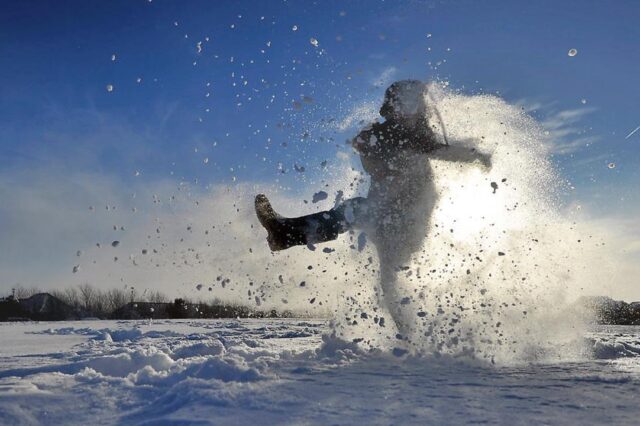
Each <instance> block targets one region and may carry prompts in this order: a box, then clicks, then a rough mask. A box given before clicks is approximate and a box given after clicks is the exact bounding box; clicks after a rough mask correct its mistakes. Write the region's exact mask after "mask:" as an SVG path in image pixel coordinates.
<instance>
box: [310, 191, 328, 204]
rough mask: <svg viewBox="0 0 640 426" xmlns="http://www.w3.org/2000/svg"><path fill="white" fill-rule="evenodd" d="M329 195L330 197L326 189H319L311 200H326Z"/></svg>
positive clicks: (314, 201) (313, 201)
mask: <svg viewBox="0 0 640 426" xmlns="http://www.w3.org/2000/svg"><path fill="white" fill-rule="evenodd" d="M327 197H329V194H327V193H326V192H324V191H318V192H316V193H315V194H313V199H312V200H311V202H312V203H314V204H315V203H317V202H319V201H322V200H326V199H327Z"/></svg>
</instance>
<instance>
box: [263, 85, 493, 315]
mask: <svg viewBox="0 0 640 426" xmlns="http://www.w3.org/2000/svg"><path fill="white" fill-rule="evenodd" d="M426 91H427V86H426V84H425V83H423V82H421V81H417V80H402V81H398V82H395V83H393V84H392V85H391V86H390V87H389V88H388V89H387V90H386V92H385V99H384V103H383V105H382V107H381V108H380V115H381V116H382V117H384V119H385V121H384V122H382V123H378V122H376V123H374V124H372V125H371V126H369V127H367V128H365V129H363V130H362V131H361V132H360V133H359V134H358V136H356V137H355V138H354V139H353V140H352V145H353V148H354V149H355V150H356V151H357V152H358V153H359V154H360V160H361V161H362V167H363V168H364V170H365V171H366V172H367V173H368V174H369V175H370V176H371V185H370V188H369V192H368V194H367V197H366V198H363V197H358V198H353V199H350V200H346V201H344V202H342V203H340V204H339V205H337V206H335V207H334V208H333V209H331V210H328V211H324V212H319V213H314V214H311V215H307V216H301V217H296V218H285V217H283V216H281V215H279V214H277V213H276V212H275V211H274V210H273V208H272V207H271V204H270V203H269V200H268V199H267V197H266V196H264V195H263V194H259V195H257V196H256V199H255V208H256V214H257V216H258V219H259V220H260V223H261V224H262V226H264V228H265V229H266V230H267V233H268V235H267V241H268V243H269V247H270V248H271V250H274V251H277V250H284V249H287V248H289V247H292V246H296V245H306V244H316V243H321V242H325V241H331V240H334V239H336V238H337V237H338V235H339V234H340V233H343V232H345V231H348V230H350V229H361V230H363V231H364V232H365V233H366V234H367V235H368V236H369V237H370V239H371V240H372V242H373V243H374V244H375V246H376V250H377V252H378V257H379V260H380V275H381V276H380V283H381V287H382V290H383V293H384V300H385V301H386V304H387V307H388V308H389V310H390V311H391V313H392V315H393V316H394V320H395V321H396V324H397V325H398V327H399V328H402V327H401V324H400V323H401V320H400V318H399V313H398V310H397V309H392V308H393V305H394V303H395V302H397V299H398V295H397V294H396V292H397V289H396V286H395V281H396V280H395V275H396V271H397V270H398V268H400V267H402V266H404V265H405V264H406V263H407V262H408V261H409V258H410V257H411V254H413V253H414V252H415V251H417V250H418V249H420V247H421V246H422V244H423V242H424V239H425V237H426V235H427V230H428V227H429V220H430V218H431V213H432V211H433V208H434V206H435V203H436V200H437V194H436V191H435V187H434V183H433V174H432V169H431V165H430V164H429V161H428V159H429V158H434V159H440V160H449V161H459V162H465V163H471V162H473V161H476V160H477V161H480V162H481V163H482V164H483V165H484V166H485V167H490V157H489V155H487V154H483V153H480V152H478V151H476V150H475V149H472V148H468V147H464V146H450V145H447V144H442V143H439V142H438V141H437V139H436V137H435V135H434V133H433V131H432V130H431V128H430V126H429V123H428V122H427V104H426V101H425V99H426V94H427V93H426Z"/></svg>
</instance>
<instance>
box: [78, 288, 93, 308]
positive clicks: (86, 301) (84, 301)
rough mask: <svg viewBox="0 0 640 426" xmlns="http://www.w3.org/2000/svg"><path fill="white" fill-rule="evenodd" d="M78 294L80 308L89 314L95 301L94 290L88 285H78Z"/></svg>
mask: <svg viewBox="0 0 640 426" xmlns="http://www.w3.org/2000/svg"><path fill="white" fill-rule="evenodd" d="M78 293H79V296H80V306H82V308H83V309H84V310H85V311H87V312H90V311H91V308H92V307H93V303H94V301H95V296H96V290H95V289H94V288H93V287H92V286H91V284H89V283H83V284H80V285H78Z"/></svg>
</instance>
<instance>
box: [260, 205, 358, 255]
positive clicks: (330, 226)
mask: <svg viewBox="0 0 640 426" xmlns="http://www.w3.org/2000/svg"><path fill="white" fill-rule="evenodd" d="M365 201H366V200H365V199H364V198H354V199H350V200H346V201H344V202H343V203H341V204H339V205H338V206H336V207H335V208H333V209H331V210H327V211H323V212H319V213H314V214H310V215H306V216H300V217H294V218H287V217H284V216H282V215H280V214H278V213H276V211H275V210H274V209H273V207H272V206H271V203H270V202H269V199H268V198H267V197H266V196H265V195H264V194H258V195H257V196H256V198H255V209H256V215H257V216H258V220H259V221H260V224H261V225H262V226H263V227H264V228H265V229H266V230H267V242H268V243H269V248H271V250H273V251H279V250H285V249H288V248H290V247H293V246H297V245H306V244H316V243H322V242H326V241H332V240H335V239H336V238H337V237H338V235H339V234H341V233H343V232H346V231H347V230H349V229H351V228H352V227H353V226H356V225H357V224H358V223H360V222H362V220H363V216H366V215H365V214H364V213H363V210H364V207H363V206H364V202H365Z"/></svg>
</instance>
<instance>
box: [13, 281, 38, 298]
mask: <svg viewBox="0 0 640 426" xmlns="http://www.w3.org/2000/svg"><path fill="white" fill-rule="evenodd" d="M14 292H15V293H14V295H15V297H16V298H17V299H26V298H28V297H31V296H33V295H34V294H38V293H42V290H40V289H39V288H37V287H30V288H26V287H23V286H22V284H18V285H16V286H15V287H14Z"/></svg>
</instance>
